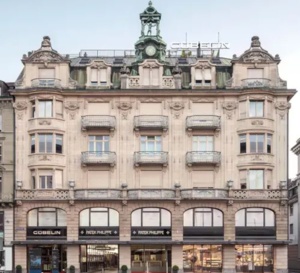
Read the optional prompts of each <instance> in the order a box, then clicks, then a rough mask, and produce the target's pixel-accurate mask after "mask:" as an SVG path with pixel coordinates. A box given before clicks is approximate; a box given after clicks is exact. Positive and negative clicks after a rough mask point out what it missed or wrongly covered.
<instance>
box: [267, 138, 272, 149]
mask: <svg viewBox="0 0 300 273" xmlns="http://www.w3.org/2000/svg"><path fill="white" fill-rule="evenodd" d="M271 147H272V135H271V134H267V153H268V154H270V153H271V152H272V148H271Z"/></svg>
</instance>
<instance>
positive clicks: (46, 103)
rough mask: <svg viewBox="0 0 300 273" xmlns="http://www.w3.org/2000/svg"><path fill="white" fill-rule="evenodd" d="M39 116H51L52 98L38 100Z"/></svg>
mask: <svg viewBox="0 0 300 273" xmlns="http://www.w3.org/2000/svg"><path fill="white" fill-rule="evenodd" d="M39 117H40V118H50V117H52V100H40V101H39Z"/></svg>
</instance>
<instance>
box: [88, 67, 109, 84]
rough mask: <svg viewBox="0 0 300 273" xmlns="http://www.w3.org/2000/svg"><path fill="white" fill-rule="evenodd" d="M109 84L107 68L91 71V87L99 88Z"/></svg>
mask: <svg viewBox="0 0 300 273" xmlns="http://www.w3.org/2000/svg"><path fill="white" fill-rule="evenodd" d="M106 84H107V69H106V68H100V69H97V68H92V69H91V85H92V86H98V85H103V86H105V85H106Z"/></svg>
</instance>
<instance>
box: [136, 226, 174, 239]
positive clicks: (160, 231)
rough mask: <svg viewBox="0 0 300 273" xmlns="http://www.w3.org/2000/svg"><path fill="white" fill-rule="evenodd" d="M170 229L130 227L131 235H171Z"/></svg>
mask: <svg viewBox="0 0 300 273" xmlns="http://www.w3.org/2000/svg"><path fill="white" fill-rule="evenodd" d="M171 235H172V233H171V229H155V228H153V229H139V228H132V229H131V236H142V237H146V236H171Z"/></svg>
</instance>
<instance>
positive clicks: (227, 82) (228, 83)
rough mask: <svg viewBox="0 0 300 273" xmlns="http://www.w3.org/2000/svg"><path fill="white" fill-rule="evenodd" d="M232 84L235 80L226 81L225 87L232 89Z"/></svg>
mask: <svg viewBox="0 0 300 273" xmlns="http://www.w3.org/2000/svg"><path fill="white" fill-rule="evenodd" d="M232 83H233V78H230V79H229V80H227V81H226V83H225V86H226V87H232Z"/></svg>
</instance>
